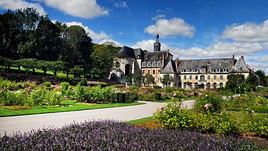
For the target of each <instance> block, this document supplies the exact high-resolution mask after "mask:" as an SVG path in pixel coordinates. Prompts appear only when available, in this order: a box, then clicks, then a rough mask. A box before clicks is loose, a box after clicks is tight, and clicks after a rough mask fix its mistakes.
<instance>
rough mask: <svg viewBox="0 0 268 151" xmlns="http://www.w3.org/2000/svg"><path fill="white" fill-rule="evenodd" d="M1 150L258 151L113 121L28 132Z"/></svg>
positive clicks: (0, 144)
mask: <svg viewBox="0 0 268 151" xmlns="http://www.w3.org/2000/svg"><path fill="white" fill-rule="evenodd" d="M0 149H1V150H21V151H24V150H25V151H26V150H27V151H28V150H133V151H136V150H137V151H140V150H164V151H169V150H187V151H188V150H205V151H215V150H217V151H226V150H234V151H240V150H243V151H253V150H254V151H258V150H261V149H262V148H260V147H258V146H256V145H254V144H252V143H250V142H248V141H246V140H244V139H239V138H234V137H217V136H214V135H204V134H200V133H198V132H187V131H180V130H166V129H157V130H150V129H145V128H138V127H135V126H132V125H128V124H126V123H118V122H112V121H103V122H89V123H87V122H86V123H82V124H72V125H70V126H67V127H64V128H62V129H49V130H47V129H46V130H43V131H41V130H39V131H35V132H34V131H31V132H30V133H27V134H24V135H20V134H18V135H15V136H13V137H9V136H3V137H1V138H0Z"/></svg>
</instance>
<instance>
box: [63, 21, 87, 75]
mask: <svg viewBox="0 0 268 151" xmlns="http://www.w3.org/2000/svg"><path fill="white" fill-rule="evenodd" d="M66 32H67V43H68V45H69V46H70V49H71V53H70V55H71V56H70V58H71V62H70V63H71V64H72V65H73V66H74V65H83V68H84V72H85V73H84V74H86V73H88V72H89V65H90V54H91V52H92V39H91V38H90V37H88V36H87V33H86V31H85V30H84V29H83V28H82V27H80V26H70V27H68V28H67V31H66Z"/></svg>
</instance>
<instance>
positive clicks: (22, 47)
mask: <svg viewBox="0 0 268 151" xmlns="http://www.w3.org/2000/svg"><path fill="white" fill-rule="evenodd" d="M118 50H119V48H115V47H112V46H101V45H94V44H93V43H92V39H91V38H90V37H89V36H88V35H87V33H86V31H85V30H84V29H83V28H82V27H80V26H70V27H67V26H66V25H65V24H63V23H60V22H52V21H51V20H50V19H49V17H48V16H41V15H40V14H39V13H38V12H37V11H36V10H35V9H33V8H26V9H23V10H21V9H20V10H16V11H11V10H8V11H6V12H5V13H3V14H0V56H3V57H6V58H9V59H13V60H21V59H25V58H26V59H27V58H34V59H36V60H40V62H42V61H41V60H43V62H44V61H58V62H64V64H68V67H69V69H70V68H74V67H76V66H79V67H82V68H83V71H84V72H85V73H86V74H92V77H93V78H105V77H107V74H108V73H107V71H109V70H110V68H111V66H112V59H113V57H114V56H115V54H116V53H117V51H118ZM29 60H32V59H29ZM23 62H25V61H23ZM20 64H21V63H20ZM54 65H56V64H54ZM44 66H47V65H44ZM55 68H56V67H55ZM44 70H46V69H45V68H44Z"/></svg>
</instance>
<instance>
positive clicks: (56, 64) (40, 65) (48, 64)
mask: <svg viewBox="0 0 268 151" xmlns="http://www.w3.org/2000/svg"><path fill="white" fill-rule="evenodd" d="M0 66H2V67H4V68H5V70H6V71H10V70H11V67H15V68H17V71H18V72H21V71H22V68H23V69H24V70H25V71H26V72H27V73H30V74H35V72H36V69H40V70H42V71H43V73H44V75H47V71H52V72H53V74H54V76H57V73H58V72H59V71H62V72H64V73H66V77H67V78H69V74H70V73H72V74H74V76H75V77H80V75H82V74H83V75H84V77H85V74H86V73H85V72H84V70H83V68H82V67H81V66H75V67H74V68H71V67H70V64H68V63H67V62H63V61H46V60H37V59H33V58H29V59H19V60H11V59H9V58H5V57H1V56H0Z"/></svg>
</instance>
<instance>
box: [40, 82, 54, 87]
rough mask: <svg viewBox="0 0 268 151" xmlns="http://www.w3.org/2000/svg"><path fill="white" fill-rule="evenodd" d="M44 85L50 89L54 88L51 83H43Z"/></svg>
mask: <svg viewBox="0 0 268 151" xmlns="http://www.w3.org/2000/svg"><path fill="white" fill-rule="evenodd" d="M42 85H43V86H44V87H46V88H50V87H51V86H52V84H51V82H49V81H46V82H44V83H42Z"/></svg>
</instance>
